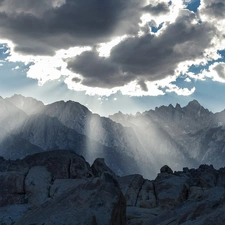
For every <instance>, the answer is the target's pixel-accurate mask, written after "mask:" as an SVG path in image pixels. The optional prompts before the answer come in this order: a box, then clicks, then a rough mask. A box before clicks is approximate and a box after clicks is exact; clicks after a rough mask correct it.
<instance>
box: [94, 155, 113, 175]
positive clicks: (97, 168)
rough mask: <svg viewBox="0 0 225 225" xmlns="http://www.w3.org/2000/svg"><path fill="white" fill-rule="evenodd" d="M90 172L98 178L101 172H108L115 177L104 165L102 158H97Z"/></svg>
mask: <svg viewBox="0 0 225 225" xmlns="http://www.w3.org/2000/svg"><path fill="white" fill-rule="evenodd" d="M91 169H92V172H93V174H94V175H95V176H96V177H100V176H101V175H102V173H103V172H106V171H107V172H108V173H110V174H112V175H113V176H116V175H115V173H114V172H113V171H112V170H111V169H110V168H109V167H108V166H107V165H106V164H105V160H104V159H103V158H97V159H96V160H95V161H94V163H93V164H92V166H91Z"/></svg>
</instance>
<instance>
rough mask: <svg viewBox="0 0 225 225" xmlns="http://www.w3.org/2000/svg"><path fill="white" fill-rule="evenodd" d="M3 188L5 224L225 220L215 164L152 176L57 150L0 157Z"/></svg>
mask: <svg viewBox="0 0 225 225" xmlns="http://www.w3.org/2000/svg"><path fill="white" fill-rule="evenodd" d="M0 188H1V192H0V224H1V225H5V224H7V225H21V224H24V225H26V224H27V225H28V224H37V225H43V224H47V225H62V224H65V225H67V224H74V225H78V224H79V225H96V224H97V225H108V224H111V225H137V224H144V225H148V224H155V225H162V224H182V225H187V224H196V225H199V224H200V225H205V224H208V225H218V224H224V223H225V214H224V210H225V204H224V203H225V168H221V169H219V170H216V169H215V168H214V167H213V166H212V165H210V166H209V165H201V166H199V168H198V169H188V168H183V170H182V171H175V172H173V171H172V169H171V168H170V167H169V166H168V165H166V166H163V167H162V168H161V169H160V172H159V173H158V175H157V177H156V178H155V179H153V180H148V179H144V178H143V176H141V175H139V174H134V175H129V176H118V175H117V174H116V173H114V171H113V170H112V169H111V168H110V167H108V165H107V164H105V162H104V159H96V160H95V162H94V163H93V165H92V166H90V165H89V163H88V162H86V161H85V159H84V158H83V157H82V156H80V155H77V154H76V153H74V151H66V150H55V151H47V152H43V153H38V154H34V155H30V156H27V157H26V158H24V159H22V160H15V161H14V160H5V159H4V158H0Z"/></svg>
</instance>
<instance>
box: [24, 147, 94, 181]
mask: <svg viewBox="0 0 225 225" xmlns="http://www.w3.org/2000/svg"><path fill="white" fill-rule="evenodd" d="M23 161H24V162H25V163H27V164H28V165H29V167H30V168H31V167H34V166H45V167H46V168H47V170H48V171H49V172H50V173H51V174H52V179H53V180H56V179H68V178H82V177H91V176H93V174H92V171H91V168H90V165H89V164H88V163H87V162H86V161H85V159H84V158H83V157H82V156H80V155H77V154H76V153H75V152H73V151H66V150H55V151H49V152H44V153H38V154H34V155H31V156H28V157H26V158H25V159H24V160H23Z"/></svg>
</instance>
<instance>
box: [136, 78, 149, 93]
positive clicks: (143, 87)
mask: <svg viewBox="0 0 225 225" xmlns="http://www.w3.org/2000/svg"><path fill="white" fill-rule="evenodd" d="M138 84H139V85H140V87H141V89H142V91H148V87H147V85H146V83H145V81H144V80H140V81H139V82H138Z"/></svg>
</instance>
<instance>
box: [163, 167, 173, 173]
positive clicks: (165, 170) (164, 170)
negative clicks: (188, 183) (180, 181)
mask: <svg viewBox="0 0 225 225" xmlns="http://www.w3.org/2000/svg"><path fill="white" fill-rule="evenodd" d="M160 173H168V174H173V170H172V169H171V168H170V167H169V166H167V165H165V166H163V167H162V168H161V169H160Z"/></svg>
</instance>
